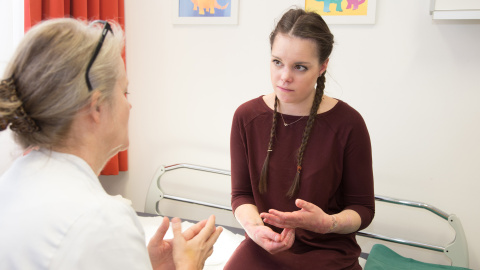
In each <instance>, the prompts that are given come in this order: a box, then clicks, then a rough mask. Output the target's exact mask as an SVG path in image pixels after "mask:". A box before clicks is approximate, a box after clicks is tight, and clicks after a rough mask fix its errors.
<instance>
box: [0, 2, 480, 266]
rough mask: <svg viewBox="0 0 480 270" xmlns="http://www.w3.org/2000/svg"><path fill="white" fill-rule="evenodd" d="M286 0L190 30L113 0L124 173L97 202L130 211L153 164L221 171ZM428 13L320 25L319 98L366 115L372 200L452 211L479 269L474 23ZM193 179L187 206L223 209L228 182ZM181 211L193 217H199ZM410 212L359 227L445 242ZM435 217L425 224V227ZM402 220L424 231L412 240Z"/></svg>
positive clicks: (164, 6) (263, 84)
mask: <svg viewBox="0 0 480 270" xmlns="http://www.w3.org/2000/svg"><path fill="white" fill-rule="evenodd" d="M296 3H297V1H296V0H262V1H248V0H244V1H240V11H239V24H238V25H236V26H230V25H213V26H212V25H210V26H209V25H204V26H189V25H172V23H171V1H167V0H162V1H159V0H140V1H139V0H136V1H133V0H127V1H126V31H127V69H128V77H129V80H130V92H131V93H132V94H131V95H130V96H129V99H130V101H131V103H132V105H133V109H132V111H131V122H130V138H131V144H130V150H129V161H130V169H129V172H127V173H122V174H121V175H120V176H116V177H101V181H102V183H103V185H104V186H105V188H106V189H107V191H108V192H109V193H111V194H117V193H121V194H122V195H123V196H125V197H127V198H129V199H131V200H132V201H133V205H134V207H135V209H136V210H138V211H142V210H143V207H144V201H145V195H146V193H147V190H148V187H149V184H150V181H151V178H152V177H153V174H154V172H155V170H156V169H157V167H158V166H159V165H171V164H175V163H180V162H185V163H193V164H202V165H206V166H210V167H217V168H223V169H229V166H230V160H229V133H230V124H231V118H232V116H233V112H234V110H235V109H236V107H237V106H238V105H240V104H241V103H243V102H245V101H247V100H250V99H252V98H255V97H257V96H259V95H262V94H266V93H268V92H270V91H271V87H270V79H269V68H268V65H269V44H268V35H269V33H270V31H271V30H272V27H273V25H274V19H275V18H278V17H279V16H280V15H281V14H282V13H283V12H284V10H286V9H287V8H288V7H289V6H291V5H293V4H296ZM429 5H430V1H417V0H404V1H401V4H400V2H398V1H377V21H376V24H374V25H332V26H331V30H332V32H333V33H334V35H335V38H336V47H335V49H334V53H333V55H332V57H331V60H330V66H329V76H328V77H327V81H328V82H327V93H328V94H330V95H332V96H334V97H337V98H340V99H342V100H344V101H346V102H348V103H349V104H351V105H352V106H353V107H355V108H356V109H357V110H358V111H359V112H360V113H361V114H362V115H363V116H364V118H365V120H366V123H367V126H368V128H369V131H370V135H371V139H372V145H373V158H374V173H375V192H376V193H377V194H382V195H386V196H391V197H397V198H403V199H409V200H414V201H421V202H426V203H429V204H431V205H433V206H436V207H438V208H440V209H442V210H444V211H446V212H447V213H455V214H456V215H457V216H458V217H459V218H460V219H461V221H462V223H463V227H464V228H465V233H466V235H467V237H468V239H469V240H470V241H469V243H468V244H469V251H470V252H469V253H470V267H471V268H473V269H480V261H479V259H478V257H477V256H475V254H480V243H479V242H478V239H480V232H479V231H478V229H477V228H478V227H479V225H480V217H479V215H478V214H477V213H478V207H479V206H480V196H478V194H477V193H478V191H479V190H480V181H479V180H480V175H479V171H478V169H476V168H477V167H478V164H479V163H480V159H479V155H478V153H480V142H479V141H478V140H477V138H478V137H479V136H480V125H479V124H478V123H479V121H478V119H479V116H480V106H478V105H477V101H478V100H480V87H479V79H478V74H480V50H478V48H480V35H479V33H480V22H479V21H433V20H432V19H431V16H430V15H429ZM3 145H4V144H3V142H2V151H1V152H2V153H1V154H2V155H5V152H4V150H3ZM170 179H174V180H170V185H171V186H170V187H171V188H170V190H171V191H172V192H174V193H182V192H185V191H184V187H181V186H180V187H179V186H175V184H178V185H181V183H180V184H179V183H177V182H182V181H183V182H185V181H186V180H177V179H175V177H174V176H171V177H170ZM195 179H196V180H197V181H198V182H200V183H201V185H204V186H210V187H211V189H213V190H215V191H214V192H210V193H205V192H203V191H202V192H199V194H197V195H198V199H208V200H210V201H214V202H218V203H222V204H228V202H229V199H228V196H219V195H217V191H218V192H223V193H227V195H228V192H229V191H228V188H229V183H228V180H227V179H224V180H221V181H218V180H217V179H214V180H211V179H210V178H208V177H207V176H203V175H201V176H198V178H195ZM222 181H223V182H222ZM189 184H193V183H189ZM176 207H177V206H176ZM188 209H191V208H188ZM182 211H187V210H182ZM188 211H190V212H192V213H189V214H190V216H193V217H197V215H205V213H200V211H197V210H194V211H192V210H188ZM419 211H420V212H419V213H417V212H418V211H413V213H406V214H405V213H403V212H402V211H401V210H399V209H398V207H393V206H391V207H389V206H384V205H380V204H379V205H378V209H377V215H376V218H375V222H374V224H372V226H371V228H370V230H373V231H375V232H385V233H390V234H391V233H393V234H394V235H396V236H399V237H401V236H407V237H408V236H413V237H414V239H418V238H422V239H425V240H428V241H430V242H434V244H437V242H438V244H445V243H444V242H448V241H451V240H452V239H451V235H452V234H451V230H450V229H449V228H448V225H445V223H442V222H441V220H440V221H438V218H435V217H429V216H428V214H426V213H424V212H422V211H421V210H419ZM193 212H194V213H193ZM199 213H200V214H199ZM425 216H427V217H425ZM228 217H229V216H228V215H226V217H221V218H223V219H228ZM405 220H408V222H406V221H405ZM392 221H394V222H392ZM437 221H438V223H439V225H438V226H434V227H432V228H433V229H428V227H429V226H430V224H431V223H435V224H436V223H437ZM385 224H388V227H387V228H385V226H382V225H385ZM414 225H415V226H417V225H420V227H423V228H424V229H425V228H427V229H426V230H427V232H426V233H423V232H421V233H416V232H412V231H411V226H414ZM439 235H440V236H439ZM449 237H450V238H449ZM475 240H476V241H475ZM399 250H401V251H402V252H403V253H402V254H404V255H406V256H412V257H415V258H417V259H422V260H425V261H431V262H440V263H445V260H444V259H442V258H441V256H437V255H435V254H430V253H428V254H426V255H422V256H421V257H419V256H420V255H418V254H417V251H412V250H411V249H408V248H399Z"/></svg>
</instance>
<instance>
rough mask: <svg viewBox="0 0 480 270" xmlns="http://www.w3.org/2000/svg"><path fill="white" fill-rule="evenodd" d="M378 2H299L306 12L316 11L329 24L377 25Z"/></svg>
mask: <svg viewBox="0 0 480 270" xmlns="http://www.w3.org/2000/svg"><path fill="white" fill-rule="evenodd" d="M376 2H377V1H376V0H298V5H299V6H301V7H303V8H304V9H305V10H306V11H314V12H316V13H318V14H320V15H321V16H322V18H323V19H324V20H325V22H326V23H327V24H375V12H376V11H375V10H376V9H375V7H376V4H377V3H376Z"/></svg>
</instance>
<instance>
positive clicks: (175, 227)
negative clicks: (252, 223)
mask: <svg viewBox="0 0 480 270" xmlns="http://www.w3.org/2000/svg"><path fill="white" fill-rule="evenodd" d="M222 230H223V228H222V227H218V228H215V216H213V215H212V216H210V217H209V218H208V220H207V221H206V222H205V221H201V222H199V223H197V224H195V225H193V226H192V227H190V228H189V229H187V230H186V231H185V232H184V233H183V234H182V226H181V221H180V219H179V218H173V219H172V231H173V261H174V263H175V267H176V269H177V270H183V269H189V270H190V269H203V265H204V264H205V260H206V259H207V258H208V257H210V255H212V253H213V244H215V242H216V241H217V239H218V237H219V236H220V233H221V232H222Z"/></svg>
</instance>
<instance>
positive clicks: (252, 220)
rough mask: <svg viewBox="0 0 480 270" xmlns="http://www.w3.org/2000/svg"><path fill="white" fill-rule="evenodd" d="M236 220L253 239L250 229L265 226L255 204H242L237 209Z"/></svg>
mask: <svg viewBox="0 0 480 270" xmlns="http://www.w3.org/2000/svg"><path fill="white" fill-rule="evenodd" d="M235 218H236V219H237V221H238V222H239V223H240V225H242V227H243V229H244V230H245V231H246V232H247V234H248V236H250V237H252V236H251V235H250V233H249V231H251V230H250V228H252V227H254V226H263V225H264V223H263V221H262V219H261V218H260V214H259V213H258V208H257V207H256V206H255V205H253V204H242V205H240V206H239V207H237V209H235Z"/></svg>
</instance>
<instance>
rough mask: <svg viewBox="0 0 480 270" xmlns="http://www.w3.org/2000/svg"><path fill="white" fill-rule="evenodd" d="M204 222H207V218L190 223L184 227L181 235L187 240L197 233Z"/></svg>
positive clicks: (203, 225)
mask: <svg viewBox="0 0 480 270" xmlns="http://www.w3.org/2000/svg"><path fill="white" fill-rule="evenodd" d="M206 223H207V220H202V221H200V222H198V223H197V224H195V225H192V226H191V227H190V228H188V229H186V230H185V231H184V232H183V237H185V240H187V241H188V240H190V239H192V238H193V237H195V235H197V234H198V233H199V232H200V231H201V230H202V229H203V228H204V227H205V224H206Z"/></svg>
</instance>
